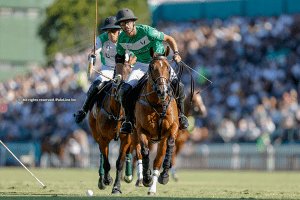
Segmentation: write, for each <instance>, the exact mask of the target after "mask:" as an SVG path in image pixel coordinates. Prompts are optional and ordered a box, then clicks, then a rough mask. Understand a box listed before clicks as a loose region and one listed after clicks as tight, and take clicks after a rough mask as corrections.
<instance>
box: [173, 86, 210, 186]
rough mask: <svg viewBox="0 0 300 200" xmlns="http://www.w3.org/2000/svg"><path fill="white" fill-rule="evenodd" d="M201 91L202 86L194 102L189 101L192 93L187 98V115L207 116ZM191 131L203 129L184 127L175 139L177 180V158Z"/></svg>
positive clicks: (185, 111)
mask: <svg viewBox="0 0 300 200" xmlns="http://www.w3.org/2000/svg"><path fill="white" fill-rule="evenodd" d="M200 91H201V89H200V88H199V89H198V90H197V91H196V95H194V96H193V99H192V104H190V102H189V101H190V100H189V99H190V95H191V94H190V95H189V96H188V97H187V98H185V101H184V104H185V105H184V113H185V114H186V116H187V117H189V116H197V117H199V118H204V117H206V115H207V110H206V107H205V105H204V103H203V100H202V97H201V95H200ZM197 94H199V95H197ZM191 131H201V129H200V128H199V127H191V126H190V127H189V128H188V130H186V129H184V130H179V131H178V137H177V139H176V141H175V147H174V153H173V157H172V175H173V178H174V179H175V180H176V181H178V176H177V172H176V159H177V156H178V154H179V152H180V150H181V149H182V147H183V145H184V143H185V142H186V141H187V140H188V139H189V138H190V136H191V134H192V133H191Z"/></svg>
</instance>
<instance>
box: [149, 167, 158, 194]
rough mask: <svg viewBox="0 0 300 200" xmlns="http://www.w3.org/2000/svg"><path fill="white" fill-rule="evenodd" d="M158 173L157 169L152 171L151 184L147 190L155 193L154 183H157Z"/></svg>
mask: <svg viewBox="0 0 300 200" xmlns="http://www.w3.org/2000/svg"><path fill="white" fill-rule="evenodd" d="M159 174H160V173H159V171H158V170H154V171H153V175H152V180H153V185H152V186H151V187H150V188H149V190H148V192H153V193H154V194H156V184H157V179H158V176H159Z"/></svg>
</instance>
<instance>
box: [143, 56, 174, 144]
mask: <svg viewBox="0 0 300 200" xmlns="http://www.w3.org/2000/svg"><path fill="white" fill-rule="evenodd" d="M154 60H167V57H165V56H162V55H159V56H157V57H153V58H152V59H151V61H150V64H149V69H148V78H149V79H150V85H151V87H152V89H153V90H152V91H151V92H148V93H146V87H145V85H144V93H143V94H140V96H143V97H144V98H145V99H146V101H143V100H142V99H141V98H139V99H138V101H139V102H140V103H142V104H144V105H147V106H150V107H152V108H153V110H154V111H155V112H156V113H157V115H158V116H159V121H158V139H157V140H154V139H150V141H151V142H152V143H155V142H160V141H161V140H162V139H163V138H161V135H162V120H163V118H164V117H166V114H167V110H168V107H169V105H170V103H171V101H172V100H173V99H174V95H173V94H174V92H173V89H172V87H171V82H172V81H171V80H170V79H169V78H166V77H164V76H160V77H158V78H156V79H154V78H153V76H152V73H153V69H154V67H153V65H152V64H151V63H152V61H154ZM168 69H169V77H170V76H171V66H170V65H169V62H168ZM159 79H164V80H166V81H160V82H158V80H159ZM160 85H165V86H167V88H168V95H167V96H169V98H166V99H164V100H161V101H162V102H161V103H158V104H153V103H150V102H149V100H148V98H147V97H148V96H149V95H150V94H152V93H155V92H156V93H157V87H158V86H160ZM161 107H162V108H163V111H162V113H159V112H158V111H157V109H158V108H161Z"/></svg>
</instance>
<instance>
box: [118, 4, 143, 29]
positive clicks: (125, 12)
mask: <svg viewBox="0 0 300 200" xmlns="http://www.w3.org/2000/svg"><path fill="white" fill-rule="evenodd" d="M137 19H138V18H137V17H136V16H134V13H133V12H132V10H130V9H129V8H123V9H121V10H119V12H118V13H117V22H116V23H115V24H116V25H119V24H120V22H122V21H126V20H134V21H136V20H137Z"/></svg>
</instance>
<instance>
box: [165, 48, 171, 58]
mask: <svg viewBox="0 0 300 200" xmlns="http://www.w3.org/2000/svg"><path fill="white" fill-rule="evenodd" d="M169 53H170V47H169V46H167V49H166V51H165V54H164V55H165V56H166V57H168V55H169Z"/></svg>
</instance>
